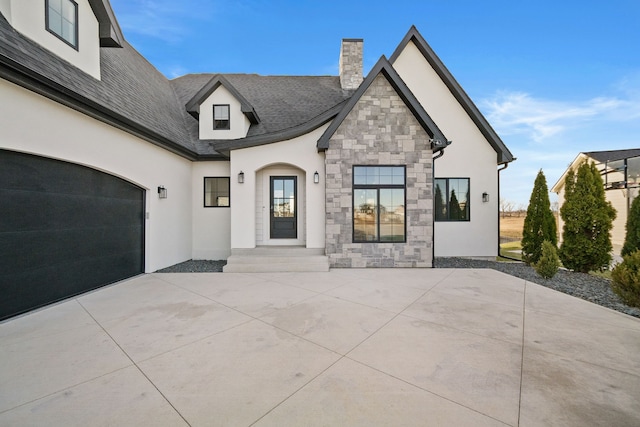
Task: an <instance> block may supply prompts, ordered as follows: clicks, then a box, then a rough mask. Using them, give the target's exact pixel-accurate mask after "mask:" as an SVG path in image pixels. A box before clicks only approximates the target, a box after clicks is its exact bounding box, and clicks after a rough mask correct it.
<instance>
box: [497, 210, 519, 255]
mask: <svg viewBox="0 0 640 427" xmlns="http://www.w3.org/2000/svg"><path fill="white" fill-rule="evenodd" d="M523 226H524V215H522V216H510V217H506V218H502V217H500V242H501V243H500V255H501V256H503V257H507V258H515V259H520V258H521V252H520V250H521V249H522V247H521V246H520V240H522V227H523Z"/></svg>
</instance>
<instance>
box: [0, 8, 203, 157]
mask: <svg viewBox="0 0 640 427" xmlns="http://www.w3.org/2000/svg"><path fill="white" fill-rule="evenodd" d="M0 40H1V42H0V69H1V71H2V77H5V78H7V79H9V80H13V81H16V82H18V83H19V84H22V85H23V86H27V87H29V88H30V89H32V90H35V91H37V92H38V93H41V94H43V95H45V96H48V97H50V98H52V99H56V100H58V101H62V102H64V103H66V104H67V105H70V106H72V107H74V108H77V109H79V110H81V111H83V112H87V113H89V114H91V115H93V116H94V117H97V118H100V119H102V120H104V121H108V122H109V123H111V124H115V125H117V126H119V127H123V128H126V129H128V130H132V131H136V132H137V133H138V134H139V135H140V136H142V137H145V138H146V139H149V140H152V141H153V142H155V143H160V144H162V145H164V146H166V147H167V148H170V149H173V150H174V151H178V152H181V153H182V154H183V155H188V153H189V152H191V157H194V154H195V150H196V146H195V143H194V141H193V140H192V139H191V137H190V136H189V133H188V132H187V126H186V123H185V118H184V115H183V114H182V110H184V107H183V105H181V104H180V103H179V102H178V98H177V97H176V95H175V93H174V91H173V88H172V87H171V84H170V83H169V81H168V80H167V79H166V78H165V77H164V76H163V75H162V74H161V73H160V72H159V71H158V70H156V69H155V68H154V67H153V65H151V64H150V63H149V62H148V61H147V60H146V59H145V58H143V57H142V56H141V55H140V54H139V53H138V52H137V51H136V50H135V49H134V48H133V47H131V46H130V45H129V44H128V43H127V42H126V41H124V42H123V44H122V46H123V47H122V48H101V49H100V63H101V80H96V79H95V78H94V77H92V76H90V75H88V74H86V73H85V72H83V71H81V70H80V69H78V68H77V67H75V66H74V65H72V64H70V63H68V62H66V61H65V60H63V59H61V58H59V57H58V56H56V55H54V54H53V53H51V52H49V51H48V50H46V49H44V48H43V47H41V46H40V45H38V44H37V43H35V42H33V41H31V40H30V39H28V38H26V37H24V36H22V35H21V34H20V33H18V32H17V31H16V30H14V29H13V28H12V27H11V25H10V24H9V23H8V22H7V21H6V19H5V18H4V17H3V16H2V15H1V14H0Z"/></svg>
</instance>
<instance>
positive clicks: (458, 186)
mask: <svg viewBox="0 0 640 427" xmlns="http://www.w3.org/2000/svg"><path fill="white" fill-rule="evenodd" d="M435 220H436V221H469V178H436V179H435Z"/></svg>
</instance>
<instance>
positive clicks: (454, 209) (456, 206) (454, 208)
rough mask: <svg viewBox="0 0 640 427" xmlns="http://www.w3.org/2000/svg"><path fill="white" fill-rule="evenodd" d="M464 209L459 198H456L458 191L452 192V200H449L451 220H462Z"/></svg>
mask: <svg viewBox="0 0 640 427" xmlns="http://www.w3.org/2000/svg"><path fill="white" fill-rule="evenodd" d="M461 218H462V208H461V207H460V202H458V197H457V196H456V190H451V199H450V200H449V219H461Z"/></svg>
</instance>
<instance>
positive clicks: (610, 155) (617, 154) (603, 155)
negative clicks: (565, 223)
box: [550, 148, 640, 193]
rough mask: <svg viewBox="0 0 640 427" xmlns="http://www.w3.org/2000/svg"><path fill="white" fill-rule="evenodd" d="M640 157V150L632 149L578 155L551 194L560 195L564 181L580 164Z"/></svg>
mask: <svg viewBox="0 0 640 427" xmlns="http://www.w3.org/2000/svg"><path fill="white" fill-rule="evenodd" d="M638 156H640V148H631V149H628V150H606V151H588V152H581V153H578V155H577V156H576V158H575V159H573V161H572V162H571V163H570V164H569V166H568V167H567V169H566V170H565V171H564V172H563V173H562V175H561V176H560V178H558V181H556V183H555V184H554V185H553V187H551V190H550V191H551V192H553V193H559V192H560V191H561V190H562V189H563V188H564V181H565V179H566V178H567V174H568V173H569V171H570V170H574V171H575V170H577V169H578V167H579V166H580V164H582V162H584V161H588V160H589V159H592V160H595V161H596V164H601V163H606V162H614V161H616V160H623V159H629V158H631V157H638Z"/></svg>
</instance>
